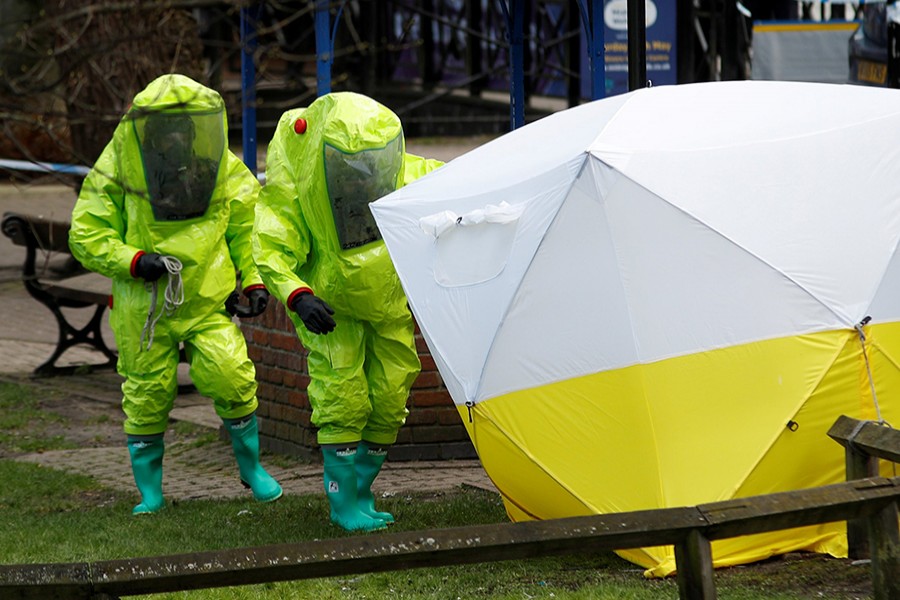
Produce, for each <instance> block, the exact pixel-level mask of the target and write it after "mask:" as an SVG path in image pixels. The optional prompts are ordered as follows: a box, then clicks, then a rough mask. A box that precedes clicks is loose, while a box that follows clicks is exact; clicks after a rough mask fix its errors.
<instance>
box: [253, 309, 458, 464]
mask: <svg viewBox="0 0 900 600" xmlns="http://www.w3.org/2000/svg"><path fill="white" fill-rule="evenodd" d="M241 329H242V330H243V332H244V336H245V337H246V338H247V347H248V352H249V354H250V359H251V360H253V362H254V363H255V364H256V379H257V381H258V382H259V390H258V392H257V394H258V397H259V410H258V412H257V415H258V417H259V427H260V432H259V433H260V446H261V447H263V448H265V449H267V450H271V451H273V452H278V453H282V454H289V455H295V456H308V457H318V455H319V447H318V444H317V443H316V429H315V426H313V425H312V423H310V417H311V416H312V409H311V408H310V405H309V399H308V397H307V395H306V386H307V384H308V383H309V374H308V372H307V370H306V350H305V349H304V348H303V346H302V344H301V343H300V339H299V338H298V337H297V333H296V331H295V330H294V324H293V323H292V322H291V320H290V319H289V318H288V317H287V314H286V313H285V309H284V306H283V305H282V304H281V303H280V302H274V301H273V302H271V303H270V306H269V308H268V309H267V310H266V312H265V313H264V314H263V315H262V316H260V317H257V318H255V319H248V320H245V321H242V322H241ZM416 346H417V348H418V350H419V359H420V360H421V361H422V372H421V373H420V374H419V377H418V378H417V379H416V382H415V384H414V385H413V389H412V393H411V394H410V398H409V400H408V401H407V408H408V409H409V416H408V417H407V419H406V425H404V426H403V427H402V428H401V429H400V434H399V437H398V438H397V443H396V444H395V445H394V446H393V447H391V450H390V453H389V455H388V458H389V460H401V461H402V460H443V459H453V458H475V456H476V455H475V450H474V448H473V446H472V443H471V441H470V440H469V436H468V434H467V433H466V430H465V427H464V426H463V424H462V422H461V420H460V416H459V413H458V412H457V411H456V407H455V406H454V405H453V401H452V400H451V399H450V394H449V393H448V392H447V388H445V387H444V384H443V381H442V380H441V376H440V374H439V373H438V371H437V367H436V366H435V364H434V359H433V358H432V357H431V355H430V354H429V352H428V347H427V346H426V345H425V341H424V339H422V336H421V335H420V334H419V331H418V328H417V329H416Z"/></svg>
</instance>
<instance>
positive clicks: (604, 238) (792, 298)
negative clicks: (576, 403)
mask: <svg viewBox="0 0 900 600" xmlns="http://www.w3.org/2000/svg"><path fill="white" fill-rule="evenodd" d="M736 274H740V275H739V276H736ZM473 289H474V288H473ZM469 303H471V297H470V300H469ZM800 315H802V316H800ZM836 324H837V319H836V318H835V316H834V315H833V313H831V311H829V310H828V309H827V308H826V307H824V306H823V305H822V304H821V303H820V302H818V301H816V300H815V299H814V298H813V297H811V296H810V295H809V294H807V293H806V292H805V291H804V290H803V289H802V288H800V287H799V286H797V285H796V284H795V283H793V282H792V281H791V280H790V279H788V278H787V277H785V276H784V275H782V274H781V273H779V272H778V271H777V270H774V269H772V268H771V267H770V266H769V265H767V264H766V263H764V262H762V261H760V260H759V259H757V258H756V257H755V256H753V255H752V254H750V253H748V252H746V251H745V250H743V249H741V248H740V247H738V246H737V245H735V244H734V243H733V242H732V241H730V240H729V239H727V238H725V237H723V236H721V235H720V234H718V233H717V232H715V231H713V230H712V229H710V228H709V227H708V226H707V225H705V224H703V223H700V222H698V221H697V220H696V219H694V218H693V217H691V216H690V215H688V214H686V213H684V212H682V211H680V210H678V209H677V208H675V207H673V206H671V205H670V204H668V203H667V202H665V201H663V200H661V199H660V198H658V197H657V196H655V195H654V194H651V193H650V192H648V191H647V190H645V189H643V188H641V187H640V186H638V185H636V184H635V183H634V182H632V181H630V180H628V179H627V178H625V177H623V176H622V175H621V174H619V173H618V172H616V171H615V170H613V169H611V168H610V167H608V166H607V165H604V164H602V163H601V162H600V161H598V160H597V159H595V158H592V159H591V160H590V162H589V164H588V165H587V167H586V168H585V170H584V171H583V172H582V174H581V176H580V177H579V179H578V181H577V183H576V185H575V186H573V188H572V191H571V193H570V194H569V196H568V197H567V198H566V201H565V204H564V205H563V207H561V208H560V211H559V214H558V215H557V218H556V220H555V221H554V223H553V225H552V226H551V227H550V228H549V229H548V230H547V232H546V234H545V235H544V240H543V242H542V243H541V246H540V248H539V249H538V251H537V253H536V255H535V257H534V260H533V261H532V263H531V265H530V267H529V269H528V272H527V273H526V274H525V275H524V276H523V277H522V282H521V284H520V285H519V289H518V292H517V293H516V296H515V299H514V300H513V302H512V303H511V304H510V309H509V312H508V313H507V314H506V316H505V317H504V318H503V323H502V326H501V327H500V329H499V331H498V332H497V336H496V340H495V342H494V346H493V348H492V349H491V354H490V356H489V358H488V362H487V364H486V366H485V369H484V376H483V377H484V380H483V383H482V388H481V389H480V391H479V393H478V394H477V396H478V399H479V400H482V399H487V398H491V397H495V396H498V395H501V394H504V393H509V392H512V391H516V390H521V389H528V388H531V387H534V386H537V385H541V384H546V383H548V382H552V381H560V380H564V379H569V378H574V377H579V376H583V375H588V374H590V373H595V372H598V371H606V370H611V369H618V368H622V367H627V366H630V365H634V364H639V363H649V362H654V361H657V360H662V359H665V358H670V357H674V356H681V355H685V354H692V353H695V352H703V351H707V350H712V349H716V348H725V347H730V346H733V345H737V344H742V343H747V342H752V341H759V340H764V339H771V338H775V337H782V336H788V335H796V334H798V333H808V332H811V331H820V330H824V329H829V328H832V327H834V326H836ZM554 339H564V340H566V343H565V344H557V345H555V346H554V347H553V349H552V351H548V349H547V348H546V347H545V346H544V345H543V344H541V343H540V340H554Z"/></svg>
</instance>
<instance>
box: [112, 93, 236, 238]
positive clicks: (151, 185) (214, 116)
mask: <svg viewBox="0 0 900 600" xmlns="http://www.w3.org/2000/svg"><path fill="white" fill-rule="evenodd" d="M211 92H212V91H211V90H209V89H208V88H205V87H202V86H198V85H197V84H196V83H195V82H193V81H192V80H190V79H188V78H186V77H183V76H178V75H172V76H166V77H162V78H159V79H157V80H156V81H154V82H153V83H151V84H150V85H149V86H148V87H147V88H146V89H145V90H144V91H143V92H141V93H140V94H138V96H137V97H136V98H135V100H134V103H133V105H132V108H131V110H130V111H129V112H128V115H127V116H126V121H127V122H129V123H130V124H131V126H132V129H133V133H134V138H135V140H136V142H137V147H138V149H139V152H140V157H141V163H142V166H143V173H144V181H143V182H142V183H143V184H144V185H145V186H146V193H147V197H148V200H149V202H150V205H151V207H152V211H153V216H154V218H155V219H156V220H158V221H179V220H184V219H191V218H196V217H201V216H203V214H204V213H205V212H206V210H207V209H208V208H209V203H210V200H211V198H212V195H213V191H214V189H215V185H216V179H217V176H218V171H219V166H220V164H221V162H222V157H223V154H224V151H225V146H226V131H225V127H226V125H225V105H224V102H223V101H222V98H221V96H219V95H218V94H216V93H214V92H212V93H211Z"/></svg>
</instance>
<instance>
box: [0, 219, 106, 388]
mask: <svg viewBox="0 0 900 600" xmlns="http://www.w3.org/2000/svg"><path fill="white" fill-rule="evenodd" d="M0 229H2V230H3V233H4V234H5V235H6V236H7V237H9V238H10V239H11V240H12V242H13V243H14V244H15V245H17V246H23V247H24V248H25V251H26V253H25V264H24V266H23V269H22V280H23V282H24V283H25V289H26V290H28V293H29V294H30V295H31V296H32V297H33V298H35V299H36V300H37V301H38V302H40V303H41V304H43V305H44V306H46V307H47V308H49V309H50V312H52V313H53V316H54V317H55V318H56V322H57V325H58V328H59V336H58V338H57V342H56V349H55V350H54V351H53V354H52V355H51V356H50V358H48V359H47V360H46V361H45V362H44V363H43V364H42V365H40V366H39V367H37V368H36V369H35V370H34V371H33V375H34V376H35V377H52V376H56V375H71V374H74V373H83V372H85V371H90V370H93V369H110V368H115V366H116V360H117V356H116V353H115V352H113V351H112V350H110V349H109V346H107V345H106V342H105V341H104V339H103V332H102V329H101V324H102V318H103V313H104V311H105V310H106V308H107V306H108V304H109V297H110V293H111V290H112V282H111V281H110V280H109V279H108V278H106V277H103V276H102V275H98V274H96V273H91V272H89V271H86V270H85V269H84V268H83V267H81V265H79V264H78V263H77V262H76V261H75V260H74V258H72V259H71V260H69V261H68V262H67V264H66V266H67V267H68V268H66V269H62V270H60V269H56V270H51V269H49V268H47V264H48V263H49V260H50V258H52V257H54V256H59V255H62V256H66V257H71V251H70V250H69V223H66V222H60V221H50V220H47V219H42V218H40V217H35V216H31V215H25V214H20V213H5V214H4V215H3V221H2V225H0ZM63 308H76V309H87V310H92V311H93V315H92V316H91V318H90V320H89V321H88V323H87V324H86V325H85V326H84V327H76V326H74V325H73V324H72V323H71V322H70V321H69V319H67V318H66V316H65V315H64V314H63V312H62V310H61V309H63ZM78 344H85V345H87V346H90V347H91V348H94V349H95V350H97V351H99V352H100V353H101V354H102V355H103V356H104V357H106V361H105V362H101V363H96V364H90V365H69V366H59V365H57V364H56V363H57V361H58V360H59V359H60V357H61V356H62V355H63V354H64V353H65V352H66V350H68V349H69V348H72V347H73V346H76V345H78Z"/></svg>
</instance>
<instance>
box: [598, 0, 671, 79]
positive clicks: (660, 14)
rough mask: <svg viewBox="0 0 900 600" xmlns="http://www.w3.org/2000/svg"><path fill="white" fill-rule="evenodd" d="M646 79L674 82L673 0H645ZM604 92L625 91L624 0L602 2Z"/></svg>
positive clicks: (625, 11) (626, 53) (625, 25)
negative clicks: (604, 46)
mask: <svg viewBox="0 0 900 600" xmlns="http://www.w3.org/2000/svg"><path fill="white" fill-rule="evenodd" d="M645 6H646V9H645V10H646V17H647V55H646V56H647V79H648V80H649V81H650V84H651V85H674V84H676V83H678V69H677V66H676V65H677V63H676V52H675V49H676V48H675V28H676V25H675V16H676V13H675V11H676V0H646V4H645ZM603 22H604V35H605V40H604V41H605V45H606V51H605V58H606V95H607V96H614V95H616V94H622V93H625V92H627V91H628V0H606V1H605V2H604V3H603Z"/></svg>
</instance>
